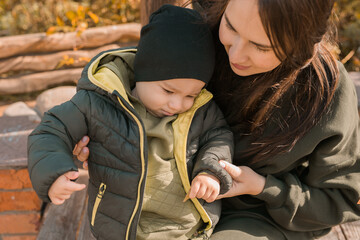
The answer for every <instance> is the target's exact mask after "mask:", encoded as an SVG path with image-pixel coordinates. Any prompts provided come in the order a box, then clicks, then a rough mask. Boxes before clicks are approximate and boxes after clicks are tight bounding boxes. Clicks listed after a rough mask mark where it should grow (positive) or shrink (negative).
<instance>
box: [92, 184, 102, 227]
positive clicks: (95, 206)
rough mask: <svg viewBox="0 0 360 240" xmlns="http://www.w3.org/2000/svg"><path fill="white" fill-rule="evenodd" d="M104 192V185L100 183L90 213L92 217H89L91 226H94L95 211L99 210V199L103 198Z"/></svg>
mask: <svg viewBox="0 0 360 240" xmlns="http://www.w3.org/2000/svg"><path fill="white" fill-rule="evenodd" d="M105 190H106V184H104V183H101V184H100V187H99V192H98V194H97V196H96V199H95V203H94V207H93V211H92V215H91V226H94V224H95V216H96V213H97V210H98V208H99V205H100V202H101V199H102V198H103V196H104V193H105Z"/></svg>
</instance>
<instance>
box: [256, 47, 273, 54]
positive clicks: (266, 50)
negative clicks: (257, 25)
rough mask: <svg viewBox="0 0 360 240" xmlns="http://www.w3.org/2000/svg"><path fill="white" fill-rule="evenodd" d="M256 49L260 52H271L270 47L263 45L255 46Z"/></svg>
mask: <svg viewBox="0 0 360 240" xmlns="http://www.w3.org/2000/svg"><path fill="white" fill-rule="evenodd" d="M255 48H256V50H258V51H259V52H263V53H266V52H269V51H270V49H268V48H262V47H259V46H255Z"/></svg>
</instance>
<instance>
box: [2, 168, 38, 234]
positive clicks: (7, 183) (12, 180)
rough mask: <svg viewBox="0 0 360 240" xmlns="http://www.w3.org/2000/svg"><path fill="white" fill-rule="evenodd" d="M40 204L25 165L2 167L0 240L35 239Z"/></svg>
mask: <svg viewBox="0 0 360 240" xmlns="http://www.w3.org/2000/svg"><path fill="white" fill-rule="evenodd" d="M41 203H42V202H41V200H40V199H39V198H38V197H37V195H36V193H35V192H34V190H33V189H32V186H31V182H30V179H29V174H28V171H27V169H26V168H21V169H0V240H35V239H36V236H37V233H38V231H39V226H40V208H41Z"/></svg>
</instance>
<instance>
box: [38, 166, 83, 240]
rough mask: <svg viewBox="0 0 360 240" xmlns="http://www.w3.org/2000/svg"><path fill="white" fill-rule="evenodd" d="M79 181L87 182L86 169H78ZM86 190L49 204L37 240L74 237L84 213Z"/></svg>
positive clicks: (56, 239) (57, 239) (62, 239)
mask: <svg viewBox="0 0 360 240" xmlns="http://www.w3.org/2000/svg"><path fill="white" fill-rule="evenodd" d="M77 182H79V183H84V184H87V182H88V175H87V171H85V170H81V169H80V176H79V179H78V180H77ZM86 196H87V190H86V188H85V189H84V190H81V191H79V192H75V193H73V194H72V196H71V197H70V199H68V200H66V201H65V202H64V203H63V204H62V205H53V204H50V206H49V207H48V209H47V210H46V213H45V215H44V219H45V220H44V223H43V225H42V226H41V228H40V232H39V234H38V237H37V240H48V239H51V240H66V239H68V240H70V239H71V240H72V239H76V233H77V232H78V230H79V227H80V226H79V221H80V219H81V218H82V216H83V215H84V212H85V207H86V204H85V202H86Z"/></svg>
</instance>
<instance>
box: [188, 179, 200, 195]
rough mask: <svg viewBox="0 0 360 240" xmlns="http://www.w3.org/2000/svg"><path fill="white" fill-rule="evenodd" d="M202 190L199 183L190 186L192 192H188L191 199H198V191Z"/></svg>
mask: <svg viewBox="0 0 360 240" xmlns="http://www.w3.org/2000/svg"><path fill="white" fill-rule="evenodd" d="M199 188H200V184H198V183H197V182H193V183H192V184H191V186H190V190H189V192H188V195H189V198H194V197H196V195H197V193H198V191H199Z"/></svg>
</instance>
